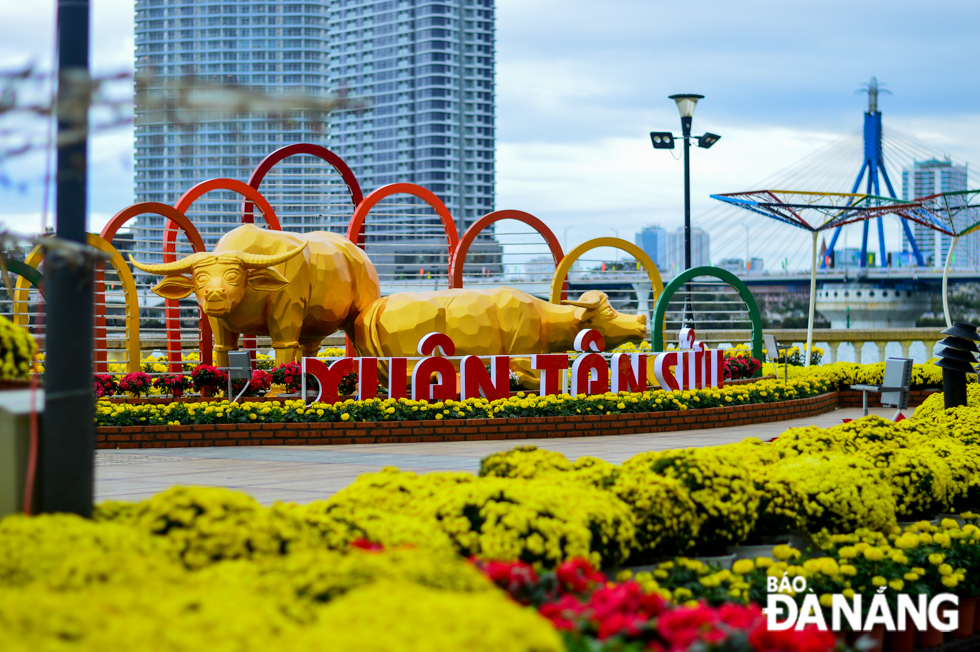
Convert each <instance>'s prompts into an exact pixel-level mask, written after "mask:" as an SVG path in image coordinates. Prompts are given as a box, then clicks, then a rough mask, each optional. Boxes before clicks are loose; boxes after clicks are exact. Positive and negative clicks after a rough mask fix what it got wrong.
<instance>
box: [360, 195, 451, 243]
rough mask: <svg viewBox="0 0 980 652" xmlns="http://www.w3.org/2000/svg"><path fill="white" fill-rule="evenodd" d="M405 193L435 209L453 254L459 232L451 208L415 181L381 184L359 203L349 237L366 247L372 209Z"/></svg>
mask: <svg viewBox="0 0 980 652" xmlns="http://www.w3.org/2000/svg"><path fill="white" fill-rule="evenodd" d="M397 194H405V195H412V196H413V197H418V198H419V199H421V200H422V201H424V202H425V203H426V204H428V205H429V206H431V207H432V208H433V210H435V212H436V214H437V215H438V216H439V219H440V220H442V227H443V229H445V231H446V239H447V240H448V241H449V243H448V244H449V251H448V253H449V255H450V256H452V254H453V250H454V249H455V248H456V245H457V244H458V243H459V234H458V233H457V231H456V222H455V221H454V220H453V216H452V215H451V214H450V213H449V209H448V208H446V205H445V204H443V203H442V200H441V199H439V197H438V196H437V195H436V194H435V193H434V192H432V191H431V190H428V189H426V188H423V187H422V186H417V185H415V184H414V183H392V184H388V185H387V186H381V187H380V188H378V189H377V190H375V191H374V192H372V193H371V194H369V195H368V196H367V197H365V198H364V199H363V201H361V203H359V204H358V205H357V208H355V209H354V215H353V217H351V220H350V224H349V225H348V226H347V239H348V240H350V241H351V242H353V243H354V244H356V245H357V246H358V247H360V248H361V249H363V248H364V220H365V219H366V218H367V215H368V213H369V212H371V209H372V208H374V207H375V205H377V203H378V202H379V201H381V200H382V199H384V198H385V197H390V196H391V195H397Z"/></svg>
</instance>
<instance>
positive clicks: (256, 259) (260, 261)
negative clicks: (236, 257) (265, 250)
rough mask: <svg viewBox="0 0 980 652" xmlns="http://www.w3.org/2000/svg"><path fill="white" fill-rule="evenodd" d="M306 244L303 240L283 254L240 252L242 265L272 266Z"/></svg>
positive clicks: (289, 256) (253, 267)
mask: <svg viewBox="0 0 980 652" xmlns="http://www.w3.org/2000/svg"><path fill="white" fill-rule="evenodd" d="M306 244H307V243H305V242H304V243H303V244H301V245H300V246H298V247H296V248H295V249H291V250H289V251H287V252H286V253H284V254H271V255H260V254H242V255H241V258H242V266H243V267H245V269H261V268H263V267H272V266H273V265H278V264H279V263H284V262H286V261H287V260H289V259H290V258H292V257H293V256H295V255H296V254H298V253H301V252H302V251H303V250H304V249H306Z"/></svg>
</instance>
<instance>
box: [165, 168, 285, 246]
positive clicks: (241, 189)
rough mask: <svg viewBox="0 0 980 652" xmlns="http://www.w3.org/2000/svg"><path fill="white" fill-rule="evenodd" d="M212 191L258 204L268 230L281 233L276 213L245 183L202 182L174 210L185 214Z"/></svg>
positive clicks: (182, 198) (215, 180)
mask: <svg viewBox="0 0 980 652" xmlns="http://www.w3.org/2000/svg"><path fill="white" fill-rule="evenodd" d="M212 190H230V191H232V192H237V193H238V194H239V195H241V196H243V197H244V198H245V199H247V200H249V201H250V202H251V203H252V204H258V205H259V209H260V210H261V211H262V216H263V217H264V218H265V222H266V224H268V225H269V228H270V229H274V230H276V231H282V227H281V226H280V225H279V218H278V217H276V212H275V211H274V210H272V206H271V205H270V204H269V202H268V201H267V200H266V198H265V197H263V196H262V193H260V192H259V191H258V190H256V189H255V188H253V187H252V186H250V185H248V184H247V183H243V182H241V181H239V180H237V179H208V180H207V181H202V182H201V183H199V184H197V185H195V186H194V187H193V188H191V189H190V190H188V191H187V192H185V193H184V194H183V195H182V196H181V198H180V199H178V200H177V203H176V204H174V208H176V209H177V210H178V211H180V212H181V213H185V214H186V213H187V209H188V208H190V207H191V205H192V204H193V203H194V202H196V201H197V200H198V199H200V198H201V195H203V194H205V193H208V192H211V191H212ZM242 217H243V220H242V222H243V223H244V221H245V220H244V215H243V216H242ZM164 255H166V252H164ZM164 260H166V259H164ZM167 262H169V261H167Z"/></svg>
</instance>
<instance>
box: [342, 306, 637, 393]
mask: <svg viewBox="0 0 980 652" xmlns="http://www.w3.org/2000/svg"><path fill="white" fill-rule="evenodd" d="M564 304H565V305H555V304H553V303H548V302H547V301H543V300H542V299H538V298H537V297H534V296H531V295H530V294H527V293H526V292H521V291H520V290H515V289H512V288H506V287H502V288H494V289H490V290H441V291H437V292H400V293H398V294H392V295H390V296H387V297H384V298H383V299H378V300H377V301H375V302H374V303H372V304H371V305H370V306H368V307H367V308H366V309H365V310H364V311H362V312H361V313H360V314H359V315H358V316H357V318H356V319H355V320H354V344H355V346H356V348H357V351H358V353H359V354H360V355H363V356H371V357H379V358H382V357H383V358H388V357H413V356H417V355H418V353H417V350H416V347H417V346H418V342H419V340H420V339H422V337H423V336H424V335H426V334H427V333H431V332H439V333H445V334H446V335H448V336H449V337H450V338H452V340H453V343H455V345H456V355H479V356H491V355H514V354H531V353H555V352H564V351H570V350H572V346H573V344H574V342H575V336H576V335H577V334H578V333H579V331H581V330H583V329H586V328H593V329H595V330H597V331H599V332H600V333H602V336H603V338H604V339H605V341H606V349H607V350H608V349H612V348H613V347H616V346H618V345H620V344H622V343H623V342H627V341H629V342H640V341H642V340H643V338H644V337H645V336H646V321H647V320H646V317H645V316H644V315H626V314H622V313H619V312H617V311H616V310H615V309H613V307H612V306H611V305H610V304H609V298H608V297H607V296H606V295H605V293H603V292H599V291H597V290H589V291H588V292H585V293H584V294H582V296H581V297H580V298H579V299H578V301H565V302H564ZM511 369H512V370H513V371H514V372H515V373H516V374H517V376H518V380H519V381H520V383H521V385H522V386H523V387H527V388H533V387H536V386H537V383H538V372H537V371H535V370H532V369H531V363H530V360H529V359H528V358H513V359H512V360H511ZM409 374H411V367H410V368H409Z"/></svg>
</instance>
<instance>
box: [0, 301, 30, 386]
mask: <svg viewBox="0 0 980 652" xmlns="http://www.w3.org/2000/svg"><path fill="white" fill-rule="evenodd" d="M36 354H37V342H35V341H34V337H33V336H31V334H30V333H29V332H27V329H26V328H22V327H20V326H15V325H14V324H13V322H11V321H10V320H9V319H7V318H6V317H3V316H0V380H23V379H25V378H27V377H28V376H29V375H30V373H31V365H32V364H33V363H34V356H35V355H36Z"/></svg>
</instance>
